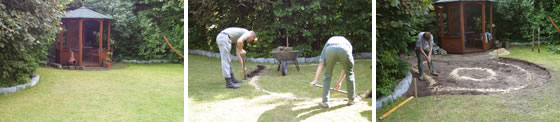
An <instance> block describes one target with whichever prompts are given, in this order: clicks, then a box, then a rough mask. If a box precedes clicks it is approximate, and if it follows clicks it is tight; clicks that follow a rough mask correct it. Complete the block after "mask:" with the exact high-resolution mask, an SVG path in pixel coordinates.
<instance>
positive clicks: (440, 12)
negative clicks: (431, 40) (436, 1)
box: [438, 6, 445, 46]
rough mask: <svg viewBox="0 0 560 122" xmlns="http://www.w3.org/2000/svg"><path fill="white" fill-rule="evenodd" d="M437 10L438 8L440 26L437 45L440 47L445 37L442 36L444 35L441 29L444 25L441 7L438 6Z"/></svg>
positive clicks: (443, 30)
mask: <svg viewBox="0 0 560 122" xmlns="http://www.w3.org/2000/svg"><path fill="white" fill-rule="evenodd" d="M438 8H439V24H440V29H439V31H440V37H441V38H440V39H439V40H440V43H439V44H440V46H443V38H444V36H445V35H444V34H445V29H444V28H443V25H444V23H443V6H439V7H438Z"/></svg>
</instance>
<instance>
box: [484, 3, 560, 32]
mask: <svg viewBox="0 0 560 122" xmlns="http://www.w3.org/2000/svg"><path fill="white" fill-rule="evenodd" d="M494 8H495V10H496V11H495V12H494V18H495V20H494V23H495V25H496V27H495V34H496V38H497V39H500V40H503V41H514V42H529V41H531V40H532V34H533V30H535V33H537V29H538V28H539V27H540V28H541V39H542V40H549V41H551V42H553V43H558V38H560V34H559V33H560V32H558V31H557V30H556V29H554V27H553V26H552V24H551V23H550V21H549V20H548V17H551V18H552V19H553V21H555V22H556V23H559V22H560V1H555V0H496V3H495V5H494Z"/></svg>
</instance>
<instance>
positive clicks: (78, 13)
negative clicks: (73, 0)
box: [62, 7, 113, 19]
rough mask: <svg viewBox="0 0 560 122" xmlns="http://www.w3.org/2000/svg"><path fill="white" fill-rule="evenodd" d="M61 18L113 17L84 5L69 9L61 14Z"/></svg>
mask: <svg viewBox="0 0 560 122" xmlns="http://www.w3.org/2000/svg"><path fill="white" fill-rule="evenodd" d="M62 18H63V19H71V18H93V19H113V18H111V17H109V16H105V15H103V14H100V13H97V12H95V11H92V10H90V9H87V8H85V7H81V8H78V9H76V10H73V11H70V12H68V13H66V14H64V15H62Z"/></svg>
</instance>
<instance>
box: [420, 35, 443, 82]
mask: <svg viewBox="0 0 560 122" xmlns="http://www.w3.org/2000/svg"><path fill="white" fill-rule="evenodd" d="M433 45H434V37H433V36H432V34H431V33H430V32H420V33H419V34H418V41H417V42H416V49H415V50H416V57H418V72H420V78H419V79H420V80H424V66H422V62H423V61H422V58H425V59H426V61H428V65H429V67H431V68H430V69H432V71H431V74H432V75H434V76H438V74H437V73H436V70H435V69H434V63H432V47H433ZM426 52H428V54H426ZM422 56H424V57H422Z"/></svg>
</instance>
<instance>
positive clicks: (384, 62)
mask: <svg viewBox="0 0 560 122" xmlns="http://www.w3.org/2000/svg"><path fill="white" fill-rule="evenodd" d="M395 55H397V54H396V52H395V51H385V52H383V53H378V54H377V56H378V58H377V59H379V60H377V61H376V64H377V67H376V69H377V70H376V76H375V77H376V80H377V81H376V82H375V83H376V84H375V90H376V92H375V93H376V95H377V97H381V96H387V95H390V94H391V93H393V89H394V88H395V87H396V86H397V84H398V82H399V80H400V79H401V78H404V76H405V75H406V73H407V72H408V63H407V62H406V61H403V60H401V59H399V57H398V56H395Z"/></svg>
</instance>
